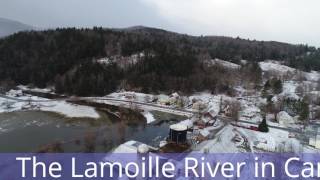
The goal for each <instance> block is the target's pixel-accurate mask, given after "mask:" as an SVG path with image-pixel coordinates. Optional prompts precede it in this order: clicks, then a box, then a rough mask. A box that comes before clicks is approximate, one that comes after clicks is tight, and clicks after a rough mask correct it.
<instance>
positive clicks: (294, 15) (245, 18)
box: [0, 0, 320, 47]
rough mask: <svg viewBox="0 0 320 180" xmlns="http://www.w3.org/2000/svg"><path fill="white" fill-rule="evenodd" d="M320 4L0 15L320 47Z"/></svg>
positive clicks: (268, 2)
mask: <svg viewBox="0 0 320 180" xmlns="http://www.w3.org/2000/svg"><path fill="white" fill-rule="evenodd" d="M319 8H320V1H319V0H1V1H0V17H3V18H8V19H14V20H18V21H20V22H23V23H25V24H29V25H33V26H36V27H41V28H48V27H64V26H76V27H92V26H103V27H129V26H134V25H145V26H152V27H158V28H163V29H167V30H171V31H176V32H181V33H187V34H192V35H202V34H203V35H224V36H232V37H237V36H240V37H242V38H250V39H257V40H276V41H283V42H290V43H296V44H297V43H298V44H300V43H304V44H306V43H307V44H310V45H315V46H318V47H320V20H319V19H320V11H319V10H318V9H319Z"/></svg>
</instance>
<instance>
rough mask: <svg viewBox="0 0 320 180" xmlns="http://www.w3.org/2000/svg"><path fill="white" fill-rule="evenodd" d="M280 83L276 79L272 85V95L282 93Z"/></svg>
mask: <svg viewBox="0 0 320 180" xmlns="http://www.w3.org/2000/svg"><path fill="white" fill-rule="evenodd" d="M282 88H283V87H282V82H281V80H280V79H277V80H275V81H274V83H273V93H275V94H280V93H281V92H282Z"/></svg>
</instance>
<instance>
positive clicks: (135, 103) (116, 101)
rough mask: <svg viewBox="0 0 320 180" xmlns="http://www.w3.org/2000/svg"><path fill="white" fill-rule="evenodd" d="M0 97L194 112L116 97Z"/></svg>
mask: <svg viewBox="0 0 320 180" xmlns="http://www.w3.org/2000/svg"><path fill="white" fill-rule="evenodd" d="M0 97H2V98H5V99H8V100H13V101H18V102H38V103H40V102H50V101H51V102H52V101H68V100H70V101H72V100H86V101H95V102H99V101H103V103H105V104H110V105H117V106H126V107H129V108H131V107H133V106H134V107H136V108H140V109H148V110H155V111H162V112H167V113H173V114H177V115H182V116H187V117H192V116H193V115H194V114H195V113H197V112H195V111H190V110H185V109H178V108H174V107H168V106H162V105H157V104H152V103H145V102H140V101H129V100H122V99H117V98H108V97H77V98H72V97H71V98H59V99H48V100H33V99H20V98H18V97H11V96H7V95H4V94H0Z"/></svg>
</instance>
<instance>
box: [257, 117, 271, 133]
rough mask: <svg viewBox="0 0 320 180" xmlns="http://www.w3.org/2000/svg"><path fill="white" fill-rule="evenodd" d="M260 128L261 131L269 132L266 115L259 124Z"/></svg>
mask: <svg viewBox="0 0 320 180" xmlns="http://www.w3.org/2000/svg"><path fill="white" fill-rule="evenodd" d="M258 130H259V131H260V132H269V127H268V124H267V120H266V118H265V117H264V118H263V120H262V122H261V123H260V124H259V127H258Z"/></svg>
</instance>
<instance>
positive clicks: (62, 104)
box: [0, 90, 100, 118]
mask: <svg viewBox="0 0 320 180" xmlns="http://www.w3.org/2000/svg"><path fill="white" fill-rule="evenodd" d="M16 94H19V97H16ZM7 96H8V97H12V98H17V99H20V100H21V101H18V100H13V99H10V100H8V99H6V98H0V113H3V112H13V111H21V110H39V111H49V112H56V113H59V114H62V115H64V116H66V117H70V118H80V117H88V118H99V117H100V115H99V114H98V113H97V112H96V110H95V109H94V108H93V107H89V106H82V105H75V104H71V103H67V102H66V101H52V100H50V99H45V98H40V97H37V96H30V95H22V93H21V90H10V91H9V92H8V93H7Z"/></svg>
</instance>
